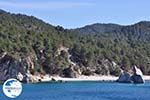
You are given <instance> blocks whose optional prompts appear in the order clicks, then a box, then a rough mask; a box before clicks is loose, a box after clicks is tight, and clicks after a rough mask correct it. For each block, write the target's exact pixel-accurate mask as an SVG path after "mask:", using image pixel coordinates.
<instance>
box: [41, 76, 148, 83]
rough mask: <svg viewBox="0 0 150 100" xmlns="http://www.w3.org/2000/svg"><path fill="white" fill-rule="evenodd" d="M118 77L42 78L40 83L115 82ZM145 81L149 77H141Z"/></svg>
mask: <svg viewBox="0 0 150 100" xmlns="http://www.w3.org/2000/svg"><path fill="white" fill-rule="evenodd" d="M118 78H119V77H116V76H110V75H109V76H104V75H102V76H100V75H93V76H84V75H81V76H79V77H77V78H67V77H60V76H48V75H46V76H44V77H43V79H41V81H40V82H51V81H56V82H71V81H116V80H117V79H118ZM143 79H144V80H145V81H150V76H146V75H144V76H143Z"/></svg>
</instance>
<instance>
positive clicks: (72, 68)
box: [62, 65, 80, 78]
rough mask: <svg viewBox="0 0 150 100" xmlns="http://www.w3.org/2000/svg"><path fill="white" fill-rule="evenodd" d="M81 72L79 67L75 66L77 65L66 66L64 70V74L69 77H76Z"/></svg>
mask: <svg viewBox="0 0 150 100" xmlns="http://www.w3.org/2000/svg"><path fill="white" fill-rule="evenodd" d="M79 74H80V71H79V69H78V68H77V67H76V68H75V66H72V65H70V66H69V67H68V68H65V69H64V70H63V74H62V76H63V77H69V78H76V77H78V76H79Z"/></svg>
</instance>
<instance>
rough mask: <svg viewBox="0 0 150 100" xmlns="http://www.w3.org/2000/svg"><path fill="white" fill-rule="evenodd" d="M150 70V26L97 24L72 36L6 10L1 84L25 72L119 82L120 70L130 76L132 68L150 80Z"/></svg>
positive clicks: (0, 37)
mask: <svg viewBox="0 0 150 100" xmlns="http://www.w3.org/2000/svg"><path fill="white" fill-rule="evenodd" d="M8 63H9V64H8ZM149 64H150V22H149V21H142V22H139V23H136V24H133V25H127V26H122V25H117V24H99V23H97V24H93V25H87V26H85V27H82V28H77V29H72V30H69V29H64V28H63V27H61V26H53V25H50V24H48V23H45V22H43V21H42V20H39V19H37V18H35V17H33V16H27V15H22V14H12V13H9V12H5V11H3V10H0V66H1V70H0V79H1V80H5V79H7V78H9V77H11V76H16V74H17V75H18V73H19V72H21V73H22V74H23V75H26V74H25V73H27V72H30V73H31V74H36V73H42V74H50V75H60V76H64V77H66V76H69V77H75V76H76V74H79V75H81V74H82V75H93V74H100V75H116V76H117V75H119V73H120V68H122V69H123V70H127V71H129V70H131V66H132V65H137V66H138V67H139V68H140V69H141V70H142V71H143V73H144V74H149V75H150V65H149ZM12 70H14V71H12ZM4 72H7V74H6V76H7V75H8V76H7V77H6V76H5V74H4ZM12 74H13V75H12Z"/></svg>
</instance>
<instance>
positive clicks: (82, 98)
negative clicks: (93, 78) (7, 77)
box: [0, 82, 150, 100]
mask: <svg viewBox="0 0 150 100" xmlns="http://www.w3.org/2000/svg"><path fill="white" fill-rule="evenodd" d="M0 100H150V82H146V83H145V84H140V85H135V84H119V83H114V82H67V83H38V84H23V92H22V94H21V95H20V96H19V97H17V98H16V99H9V98H7V97H6V96H5V95H4V94H3V92H2V85H0Z"/></svg>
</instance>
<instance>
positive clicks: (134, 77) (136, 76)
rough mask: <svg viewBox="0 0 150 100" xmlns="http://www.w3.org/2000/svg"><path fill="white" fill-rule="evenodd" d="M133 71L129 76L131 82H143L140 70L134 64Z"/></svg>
mask: <svg viewBox="0 0 150 100" xmlns="http://www.w3.org/2000/svg"><path fill="white" fill-rule="evenodd" d="M133 72H134V73H133V75H132V76H131V81H133V83H135V84H137V83H144V79H143V73H142V71H141V70H140V69H139V68H137V67H136V66H133Z"/></svg>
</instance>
